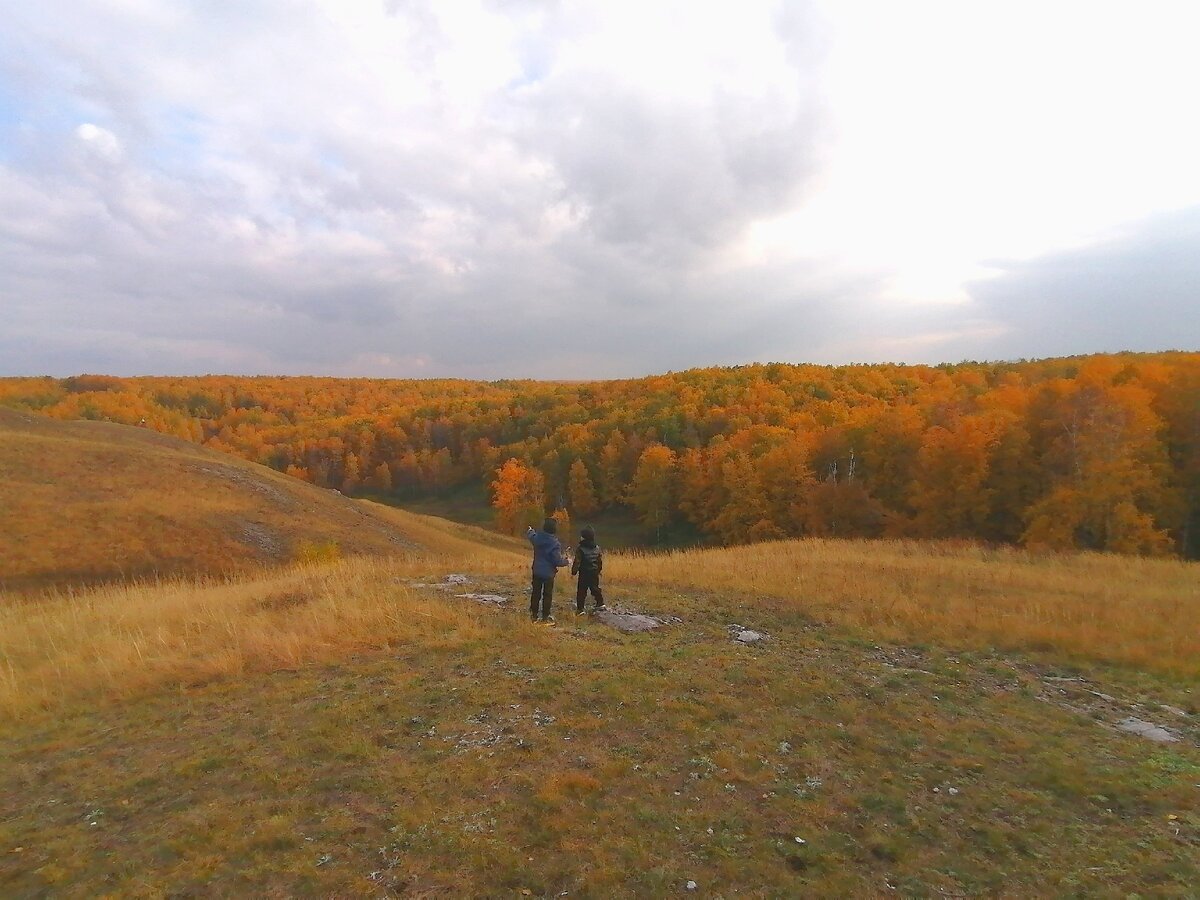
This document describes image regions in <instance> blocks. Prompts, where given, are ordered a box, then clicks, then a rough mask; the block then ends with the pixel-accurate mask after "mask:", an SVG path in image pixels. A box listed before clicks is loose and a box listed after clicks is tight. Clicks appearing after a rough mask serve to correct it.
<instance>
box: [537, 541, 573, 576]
mask: <svg viewBox="0 0 1200 900" xmlns="http://www.w3.org/2000/svg"><path fill="white" fill-rule="evenodd" d="M528 537H529V543H531V544H533V574H534V575H536V576H538V578H553V577H554V575H555V573H556V572H558V570H559V569H561V568H562V567H563V566H565V565H566V564H567V562H568V560H567V558H566V557H565V556H563V552H562V544H560V543H559V542H558V538H556V537H555V536H554V535H552V534H547V533H546V532H545V531H533V530H532V529H530V531H529V532H528Z"/></svg>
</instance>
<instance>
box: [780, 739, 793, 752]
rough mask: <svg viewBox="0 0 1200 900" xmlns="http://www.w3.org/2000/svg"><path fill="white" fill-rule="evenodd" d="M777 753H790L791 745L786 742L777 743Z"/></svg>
mask: <svg viewBox="0 0 1200 900" xmlns="http://www.w3.org/2000/svg"><path fill="white" fill-rule="evenodd" d="M779 752H780V753H791V752H792V745H791V744H789V743H788V742H787V741H780V742H779Z"/></svg>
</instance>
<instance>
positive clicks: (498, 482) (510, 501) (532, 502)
mask: <svg viewBox="0 0 1200 900" xmlns="http://www.w3.org/2000/svg"><path fill="white" fill-rule="evenodd" d="M491 487H492V506H493V507H495V510H496V527H497V528H498V529H500V530H501V531H504V532H507V533H508V534H517V533H518V532H520V531H522V530H523V529H524V528H525V527H526V526H528V525H534V526H537V525H540V524H541V520H542V516H543V515H544V513H545V509H546V482H545V478H544V477H543V476H542V473H541V472H540V471H538V470H537V469H531V468H530V467H529V466H527V465H525V463H523V462H521V461H520V460H519V459H510V460H508V461H507V462H506V463H505V464H504V465H502V466H501V467H500V468H499V469H497V470H496V479H495V480H494V481H493V482H492V484H491Z"/></svg>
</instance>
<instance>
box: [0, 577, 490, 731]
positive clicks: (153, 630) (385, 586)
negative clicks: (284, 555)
mask: <svg viewBox="0 0 1200 900" xmlns="http://www.w3.org/2000/svg"><path fill="white" fill-rule="evenodd" d="M438 565H439V562H438V559H437V558H436V557H427V556H424V555H411V556H408V557H398V558H395V559H392V560H366V559H359V560H353V561H349V562H344V563H339V564H336V565H332V566H324V567H315V566H314V567H307V566H301V567H297V568H295V569H293V570H291V571H287V572H280V573H274V574H270V575H265V576H263V577H260V578H255V579H250V580H244V581H239V582H230V583H226V584H208V585H205V584H200V583H192V582H177V583H168V584H161V585H132V586H112V587H104V588H98V589H94V590H90V591H85V592H82V593H79V594H75V595H69V596H63V597H59V598H57V599H47V600H43V601H40V602H24V603H8V604H5V605H3V606H0V714H7V715H18V714H20V713H22V712H24V711H29V710H32V709H36V708H46V707H50V706H57V705H59V704H60V703H62V702H64V701H69V700H72V699H85V698H100V697H104V698H118V697H123V696H128V695H130V694H134V693H138V692H141V691H144V690H146V689H149V688H154V687H162V686H171V685H182V686H187V685H196V684H203V683H206V682H209V681H213V680H217V679H226V678H237V677H240V676H243V675H246V674H249V673H253V672H263V671H271V670H278V669H288V668H295V667H298V666H301V665H308V664H312V663H316V662H322V661H333V660H337V659H341V658H345V657H347V656H350V655H352V654H354V653H358V652H363V651H386V650H389V649H392V648H395V647H399V646H404V645H407V644H411V643H414V642H415V643H419V644H420V645H421V646H423V647H426V648H431V647H433V648H436V647H437V646H439V645H441V644H443V643H447V644H450V645H453V644H454V643H455V642H456V641H459V640H462V639H465V638H468V637H472V636H474V635H476V634H477V632H478V629H479V615H480V613H479V611H478V610H477V609H476V608H474V607H473V606H472V605H471V604H466V603H458V604H448V603H446V602H445V601H444V600H439V599H437V598H432V597H428V596H422V595H421V594H420V592H415V591H413V590H411V589H410V588H408V587H407V586H406V585H405V582H406V581H407V580H409V579H410V578H413V577H423V575H424V574H425V573H430V572H433V571H436V567H437V566H438ZM431 567H432V568H431Z"/></svg>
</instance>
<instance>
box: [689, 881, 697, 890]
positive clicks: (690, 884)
mask: <svg viewBox="0 0 1200 900" xmlns="http://www.w3.org/2000/svg"><path fill="white" fill-rule="evenodd" d="M699 886H700V885H698V884H696V882H694V881H689V882H688V883H687V889H688V890H689V891H694V890H695V889H696V888H698V887H699Z"/></svg>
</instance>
